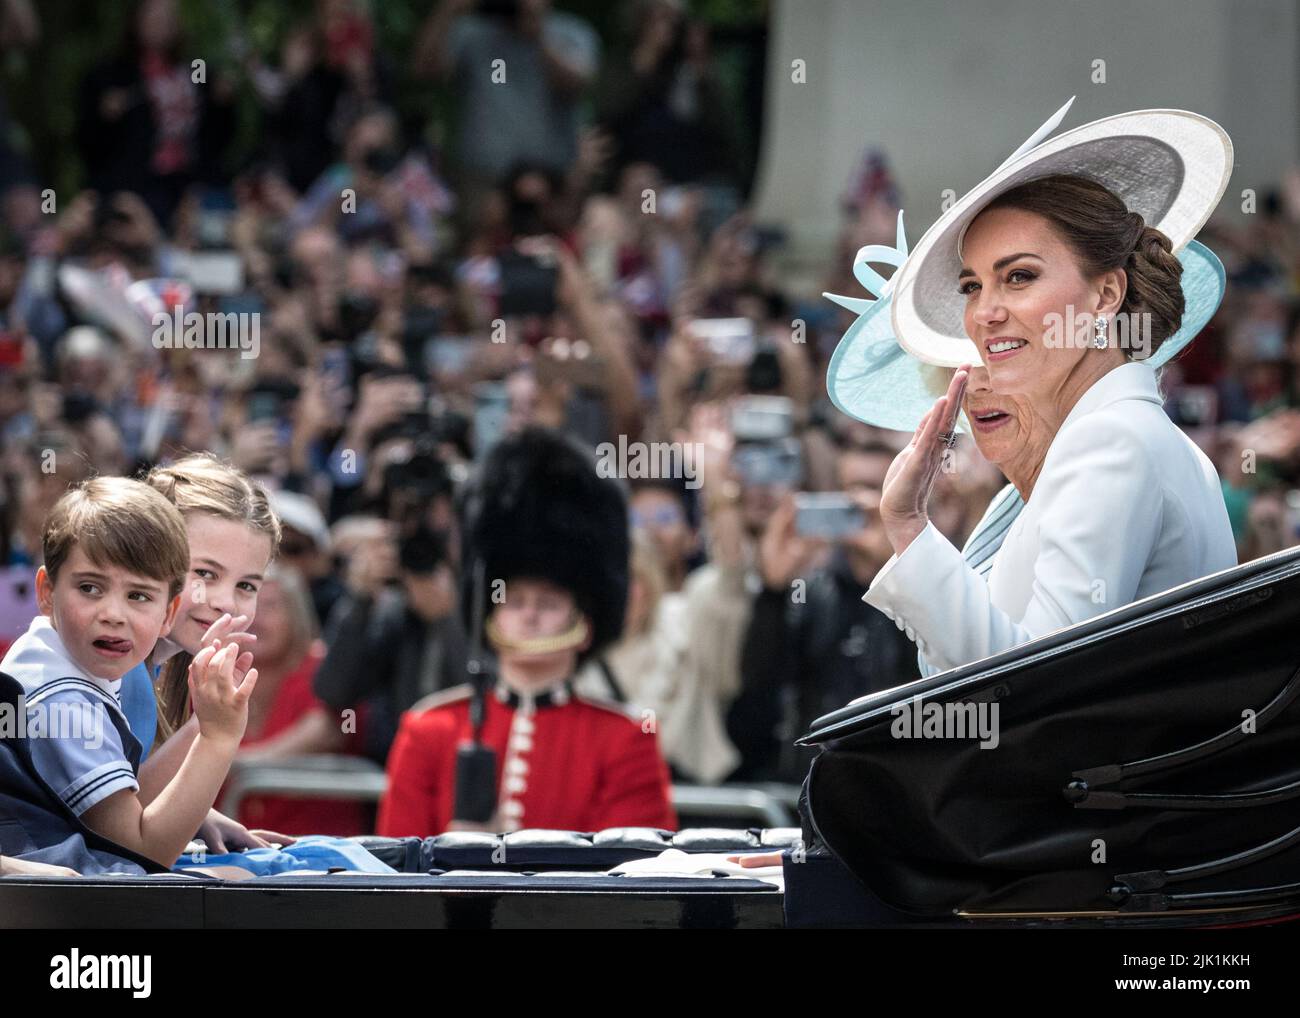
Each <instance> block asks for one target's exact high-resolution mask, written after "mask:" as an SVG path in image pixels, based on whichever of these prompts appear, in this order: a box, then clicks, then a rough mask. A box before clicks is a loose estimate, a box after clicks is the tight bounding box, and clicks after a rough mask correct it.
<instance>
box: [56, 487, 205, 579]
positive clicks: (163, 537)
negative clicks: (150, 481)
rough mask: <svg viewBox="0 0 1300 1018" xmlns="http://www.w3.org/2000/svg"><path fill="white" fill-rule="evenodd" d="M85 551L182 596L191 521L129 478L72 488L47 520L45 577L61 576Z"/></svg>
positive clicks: (96, 560) (100, 562)
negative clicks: (75, 553)
mask: <svg viewBox="0 0 1300 1018" xmlns="http://www.w3.org/2000/svg"><path fill="white" fill-rule="evenodd" d="M78 546H80V547H81V549H82V550H83V551H84V552H85V553H86V557H87V558H89V559H90V561H92V562H94V563H95V564H96V565H99V566H104V565H113V566H118V567H119V568H121V569H125V570H127V571H128V572H131V573H134V574H135V575H137V576H148V577H149V578H151V579H155V580H163V581H165V582H166V583H167V587H168V590H169V592H170V593H169V595H168V596H169V597H175V596H176V595H177V594H179V593H180V591H181V587H182V586H183V584H184V583H185V574H186V573H188V572H189V570H190V543H189V539H188V538H187V537H186V534H185V521H184V520H183V519H182V518H181V514H180V513H179V512H177V511H176V507H175V506H173V505H172V504H171V503H170V502H168V501H167V499H165V498H163V497H162V496H161V495H160V494H159V493H158V492H157V491H155V490H154V489H153V488H151V487H149V485H147V484H142V483H141V482H140V481H133V480H131V479H130V478H126V477H92V478H90V479H89V480H85V481H82V482H81V483H80V484H77V485H74V486H73V487H71V488H69V489H68V490H67V491H66V492H65V493H64V494H63V495H62V497H60V499H59V500H58V501H57V502H56V503H54V507H53V508H52V509H51V510H50V512H49V515H48V516H46V517H45V528H44V531H43V532H42V534H41V547H42V553H43V557H44V562H45V572H46V573H47V574H48V575H49V577H50V580H51V581H53V582H58V578H59V571H60V570H61V569H62V568H63V564H64V563H65V562H66V561H67V560H68V556H69V555H71V554H72V549H73V548H76V547H78Z"/></svg>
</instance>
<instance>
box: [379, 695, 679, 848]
mask: <svg viewBox="0 0 1300 1018" xmlns="http://www.w3.org/2000/svg"><path fill="white" fill-rule="evenodd" d="M469 707H470V687H469V686H457V687H456V688H454V689H448V690H445V691H444V692H441V693H435V694H434V695H433V696H430V697H426V698H425V699H424V700H422V701H421V702H420V703H418V704H416V705H415V707H413V708H412V709H411V710H410V711H408V712H407V713H406V714H405V715H404V716H403V718H402V722H401V725H400V727H399V728H398V732H397V738H396V740H395V741H394V742H393V748H392V750H391V752H390V753H389V755H388V793H387V794H386V795H385V796H384V800H383V802H382V803H381V804H380V807H379V819H378V823H377V825H376V826H377V832H378V833H379V834H381V835H385V836H388V837H403V836H406V835H411V834H414V835H419V836H421V837H424V836H427V835H432V834H439V833H441V832H442V831H445V830H446V829H447V826H448V824H450V823H451V821H452V819H453V818H452V809H453V806H454V801H455V794H456V751H457V747H459V746H460V744H461V743H462V742H467V741H469V739H470V737H471V729H470V720H469ZM485 715H486V717H485V720H484V723H483V732H482V740H483V744H484V745H486V746H489V747H491V748H492V749H494V750H495V751H496V759H497V803H498V810H497V813H498V817H499V818H500V822H501V825H502V827H503V829H504V830H519V829H521V828H524V827H534V828H535V827H541V828H548V829H552V830H563V831H600V830H604V829H605V828H607V827H660V828H664V829H666V830H675V829H676V827H677V818H676V816H675V815H674V813H673V808H672V799H671V785H670V782H669V776H668V766H667V764H665V763H664V760H663V757H662V756H661V755H660V753H659V745H658V739H657V737H656V736H655V734H654V733H653V732H649V733H647V732H643V731H642V726H641V722H640V718H639V717H638V716H637V715H636V714H634V713H632V712H631V711H630V710H629V709H628V708H627V707H625V706H624V705H622V704H616V703H612V702H606V701H602V700H593V699H589V698H587V697H583V696H577V695H575V694H573V693H572V691H571V690H570V689H569V687H568V686H567V685H564V686H561V687H559V688H558V689H555V690H553V691H551V692H548V693H541V694H538V695H536V696H533V697H529V696H520V695H518V694H516V693H514V692H513V691H511V690H509V689H507V688H506V687H505V686H504V685H502V684H498V686H497V688H496V691H495V693H494V694H493V695H490V696H488V697H487V702H486V711H485Z"/></svg>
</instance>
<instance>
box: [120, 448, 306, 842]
mask: <svg viewBox="0 0 1300 1018" xmlns="http://www.w3.org/2000/svg"><path fill="white" fill-rule="evenodd" d="M144 480H145V482H146V483H147V484H149V485H151V486H152V487H154V488H155V489H156V490H158V491H159V492H161V493H162V494H163V495H164V496H166V497H167V498H168V499H169V500H170V501H171V502H172V503H173V504H174V505H175V506H176V508H177V509H179V510H180V512H181V515H182V517H184V519H185V526H186V532H187V535H188V538H189V544H190V572H189V575H188V577H187V578H186V583H185V586H184V588H183V589H182V591H181V604H180V609H179V610H178V612H177V614H176V621H175V623H174V624H173V626H172V629H171V633H170V634H169V636H168V637H167V638H165V639H163V640H161V641H159V643H158V646H157V647H155V648H154V652H153V655H152V658H151V660H150V662H149V665H148V667H149V668H150V674H152V670H153V669H156V668H157V667H158V666H159V665H161V666H162V671H161V673H160V674H158V676H157V678H156V679H155V680H154V688H155V691H156V694H157V729H158V731H157V739H156V740H155V743H154V751H153V753H151V754H150V755H149V757H148V759H146V760H145V762H144V763H143V764H142V765H141V767H140V796H141V798H142V799H144V800H145V801H148V800H149V799H150V798H152V796H153V795H155V794H157V792H158V791H160V790H161V789H162V788H163V787H165V786H166V784H167V782H168V781H169V780H170V779H171V776H172V775H173V774H175V772H176V769H177V768H178V767H179V766H180V764H181V762H182V761H183V760H184V759H185V755H186V753H187V752H188V751H189V747H190V744H191V743H192V742H193V741H194V736H195V735H196V734H197V732H198V724H197V720H196V719H194V718H192V717H191V716H190V713H191V712H190V703H189V689H188V673H189V666H190V662H191V661H192V660H193V659H194V656H195V655H196V654H197V653H198V652H199V650H200V649H201V648H203V647H207V646H226V645H228V644H232V643H233V644H236V645H237V646H238V647H239V650H240V651H241V653H240V655H239V658H238V661H237V663H236V670H237V673H238V674H242V673H244V672H246V671H247V670H248V668H249V667H250V666H251V665H252V661H253V656H252V653H251V651H250V650H249V648H250V647H251V646H252V644H253V642H254V641H255V639H256V638H255V637H254V636H253V635H252V634H251V633H248V632H247V631H246V627H247V625H248V624H249V623H250V622H251V621H252V619H253V616H254V615H255V614H256V612H257V594H258V590H259V589H260V587H261V585H262V582H263V579H264V577H265V574H266V570H267V567H268V566H269V565H270V563H271V560H272V559H273V558H274V557H275V553H276V550H277V548H278V547H279V544H280V523H279V520H277V519H276V517H275V514H274V513H273V512H272V511H271V508H270V505H269V504H268V502H267V498H266V493H265V492H264V491H263V490H262V489H261V488H260V487H259V486H258V485H257V484H256V483H254V482H253V481H251V480H250V479H249V478H248V477H247V476H246V475H245V474H244V473H243V472H241V471H239V470H237V469H235V468H234V467H232V466H229V465H228V464H226V463H223V462H222V461H221V460H219V459H217V458H216V457H214V456H211V455H208V454H206V453H203V454H197V455H192V456H187V457H185V458H184V459H181V460H178V461H177V462H176V463H173V464H171V465H170V466H166V467H156V468H155V469H154V470H152V471H151V472H150V473H149V475H148V476H147V477H145V479H144ZM124 685H125V683H124ZM141 737H142V740H143V739H147V738H148V733H141ZM199 836H200V837H202V838H203V840H204V842H205V843H206V844H207V846H208V850H209V851H210V852H214V853H220V852H225V851H227V850H230V849H236V848H256V847H265V846H266V845H267V844H269V843H270V842H271V841H275V842H279V843H280V844H285V845H287V844H290V843H292V842H293V838H290V837H286V836H284V835H279V834H276V833H274V832H269V831H253V832H250V831H248V830H246V829H245V828H244V827H243V826H242V825H241V824H238V823H236V822H235V821H233V820H230V819H229V818H227V817H225V816H223V815H222V814H221V813H219V812H218V811H217V810H215V809H214V810H212V811H211V812H210V813H209V814H208V820H207V822H206V823H205V824H204V825H203V828H202V829H201V830H200V832H199Z"/></svg>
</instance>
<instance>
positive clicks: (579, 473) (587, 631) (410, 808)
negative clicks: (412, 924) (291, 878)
mask: <svg viewBox="0 0 1300 1018" xmlns="http://www.w3.org/2000/svg"><path fill="white" fill-rule="evenodd" d="M462 516H463V527H462V535H463V550H462V557H461V567H462V570H463V582H462V588H463V590H464V591H465V596H464V597H463V598H462V604H463V607H464V610H465V613H466V616H467V621H468V622H469V624H470V626H471V627H472V628H473V629H475V630H480V631H481V633H482V639H483V642H484V643H485V644H487V645H488V646H490V648H491V650H492V651H493V652H494V659H493V656H489V655H486V654H484V655H475V657H474V660H473V661H472V662H471V672H472V673H473V674H471V676H470V678H471V682H469V683H467V684H466V685H464V686H459V687H456V688H454V689H449V690H446V691H444V692H441V693H437V694H434V695H433V696H430V697H428V698H426V699H425V700H423V701H421V702H420V703H418V704H417V705H416V706H415V707H414V708H413V709H412V710H410V711H409V712H408V713H407V714H406V715H405V716H404V718H403V719H402V723H401V727H400V729H399V731H398V734H397V739H396V741H395V742H394V743H393V748H392V752H391V754H390V755H389V758H388V779H389V786H388V793H387V795H386V796H385V798H384V800H383V803H382V804H381V806H380V811H379V820H378V833H380V834H382V835H388V836H395V837H396V836H404V835H421V836H424V835H431V834H437V833H439V832H441V831H444V830H447V829H468V828H477V829H485V830H492V831H510V830H517V829H519V828H522V827H525V826H526V827H542V828H554V829H559V830H578V831H598V830H602V829H604V828H607V827H623V826H635V827H659V828H667V829H670V830H671V829H673V828H675V827H676V818H675V816H674V814H673V810H672V805H671V799H670V784H669V775H668V768H667V765H666V764H665V763H664V761H663V758H662V756H661V755H660V752H659V747H658V741H657V738H656V736H655V734H654V730H653V726H644V725H643V724H642V719H641V717H640V716H639V715H638V714H636V713H633V712H630V711H629V710H628V709H627V708H626V707H625V706H624V705H621V704H618V703H614V702H607V701H602V700H595V699H592V698H589V697H585V696H579V695H577V694H575V693H574V691H573V689H572V685H571V682H572V679H573V675H574V672H575V670H576V669H577V667H578V665H579V664H581V663H582V662H583V661H585V660H586V659H587V658H589V657H592V656H595V655H597V654H599V653H600V651H601V650H602V649H603V648H605V647H606V646H607V645H608V644H610V643H611V642H612V641H614V640H615V639H617V638H618V636H619V634H620V633H621V631H622V628H623V614H624V609H625V606H626V602H627V588H628V555H629V542H628V519H627V505H626V501H625V499H624V496H623V493H622V491H621V489H620V488H619V486H618V484H617V483H615V482H614V481H612V480H609V479H606V478H602V477H600V476H599V475H598V474H597V471H596V466H595V462H594V459H593V457H592V456H591V455H590V454H589V453H587V452H585V451H584V450H583V449H582V448H581V447H579V446H577V445H575V444H573V443H572V442H570V441H569V440H567V439H565V438H563V437H562V436H560V435H558V434H556V433H555V432H550V431H546V430H544V429H540V428H531V429H528V430H526V431H523V432H521V433H519V434H517V435H514V436H511V437H508V438H505V439H503V440H502V441H501V442H500V443H498V444H497V445H496V446H495V447H494V448H493V450H492V452H491V453H490V454H489V456H488V458H487V460H486V462H485V463H484V465H483V468H482V470H481V472H480V474H479V476H478V477H477V478H475V479H473V480H472V481H471V483H470V485H469V487H468V489H467V492H466V497H465V499H464V501H463V503H462ZM646 727H649V729H650V730H649V731H646V730H644V729H645V728H646Z"/></svg>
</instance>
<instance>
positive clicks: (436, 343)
mask: <svg viewBox="0 0 1300 1018" xmlns="http://www.w3.org/2000/svg"><path fill="white" fill-rule="evenodd" d="M473 358H474V340H473V339H471V338H470V337H468V336H439V337H437V338H436V339H431V340H429V341H428V342H426V343H425V344H424V365H425V370H427V371H429V372H431V373H433V374H435V375H451V376H456V375H463V374H464V373H465V372H466V370H468V368H469V366H470V362H471V361H472V360H473Z"/></svg>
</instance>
